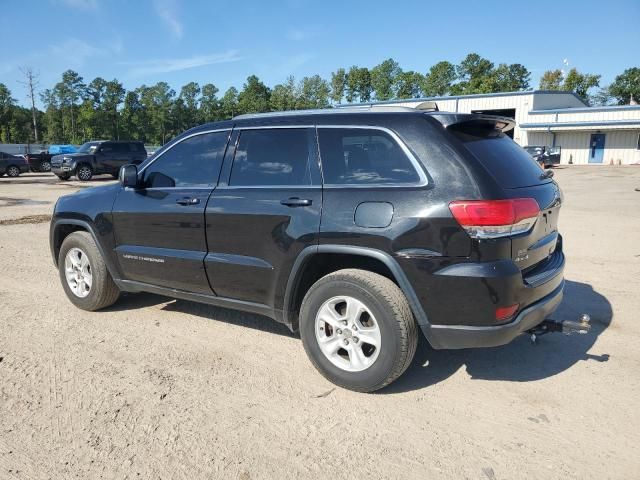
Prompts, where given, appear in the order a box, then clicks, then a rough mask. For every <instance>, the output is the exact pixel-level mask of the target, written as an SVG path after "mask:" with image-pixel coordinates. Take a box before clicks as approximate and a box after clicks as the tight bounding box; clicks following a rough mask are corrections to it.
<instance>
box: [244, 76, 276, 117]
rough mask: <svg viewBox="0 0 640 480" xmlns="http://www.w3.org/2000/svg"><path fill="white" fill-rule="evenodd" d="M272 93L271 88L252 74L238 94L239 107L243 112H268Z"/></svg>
mask: <svg viewBox="0 0 640 480" xmlns="http://www.w3.org/2000/svg"><path fill="white" fill-rule="evenodd" d="M270 95H271V92H270V90H269V88H268V87H267V86H266V85H265V84H264V83H262V82H261V81H260V79H259V78H258V77H256V76H255V75H250V76H249V77H247V82H246V83H245V84H244V86H243V88H242V91H241V92H240V93H239V94H238V109H239V111H240V112H241V113H257V112H268V111H269V96H270Z"/></svg>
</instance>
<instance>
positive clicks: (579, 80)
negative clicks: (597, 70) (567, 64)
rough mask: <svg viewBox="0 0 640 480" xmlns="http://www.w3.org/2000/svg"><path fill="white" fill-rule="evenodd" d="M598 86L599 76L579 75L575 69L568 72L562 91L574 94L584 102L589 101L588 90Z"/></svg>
mask: <svg viewBox="0 0 640 480" xmlns="http://www.w3.org/2000/svg"><path fill="white" fill-rule="evenodd" d="M599 85H600V75H593V74H591V73H580V72H578V70H576V69H575V68H572V69H571V70H569V73H567V76H566V77H565V79H564V82H563V85H562V86H563V88H562V89H563V90H567V91H570V92H574V93H575V94H576V95H578V96H579V97H580V98H582V99H583V100H584V101H585V102H587V103H588V101H589V90H590V89H591V88H594V87H598V86H599Z"/></svg>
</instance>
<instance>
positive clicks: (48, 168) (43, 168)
mask: <svg viewBox="0 0 640 480" xmlns="http://www.w3.org/2000/svg"><path fill="white" fill-rule="evenodd" d="M40 171H41V172H50V171H51V162H42V163H41V164H40Z"/></svg>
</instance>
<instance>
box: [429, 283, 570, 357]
mask: <svg viewBox="0 0 640 480" xmlns="http://www.w3.org/2000/svg"><path fill="white" fill-rule="evenodd" d="M563 289H564V280H563V281H562V282H561V283H560V285H559V286H558V287H557V288H556V289H555V290H554V291H553V292H551V293H550V294H549V295H547V296H546V297H544V298H542V299H541V300H539V301H538V302H536V303H534V304H532V305H529V306H528V307H527V308H525V309H524V310H522V311H521V312H520V314H519V315H518V316H517V317H516V318H515V320H513V321H512V322H510V323H507V324H503V325H496V326H486V327H480V326H467V325H430V326H429V327H426V329H425V330H426V331H425V332H424V333H425V335H426V336H427V338H428V339H429V343H430V344H431V346H432V347H433V348H435V349H460V348H478V347H497V346H499V345H505V344H507V343H509V342H511V341H512V340H513V339H514V338H515V337H517V336H518V335H520V334H521V333H523V332H525V331H527V330H529V329H531V328H533V327H535V326H536V325H538V324H540V323H541V322H542V321H543V320H545V319H546V318H547V317H548V316H549V315H551V314H552V313H553V312H554V311H555V310H556V308H558V305H560V302H561V301H562V296H563Z"/></svg>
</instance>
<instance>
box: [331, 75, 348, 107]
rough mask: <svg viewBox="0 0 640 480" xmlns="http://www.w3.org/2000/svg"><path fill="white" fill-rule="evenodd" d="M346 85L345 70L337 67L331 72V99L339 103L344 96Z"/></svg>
mask: <svg viewBox="0 0 640 480" xmlns="http://www.w3.org/2000/svg"><path fill="white" fill-rule="evenodd" d="M346 87H347V72H346V71H345V69H344V68H339V69H338V70H336V71H335V72H333V73H332V74H331V101H332V102H333V103H340V102H341V101H342V98H343V97H344V91H345V88H346Z"/></svg>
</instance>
